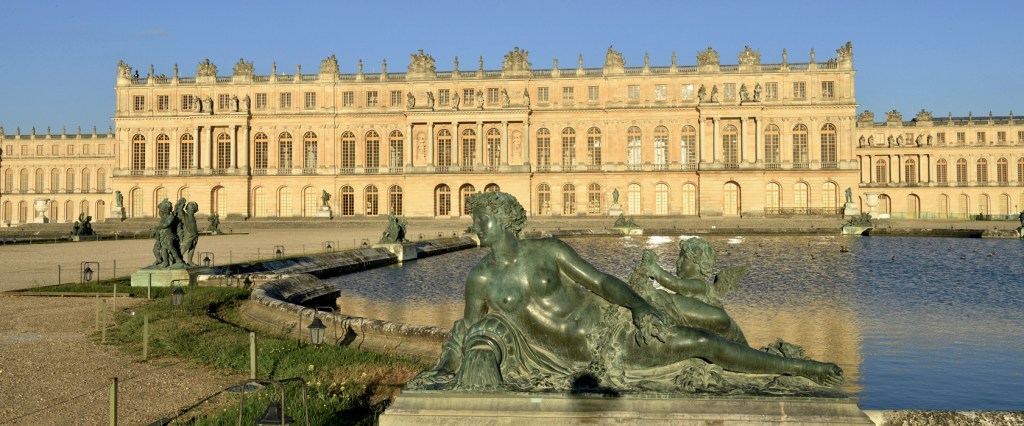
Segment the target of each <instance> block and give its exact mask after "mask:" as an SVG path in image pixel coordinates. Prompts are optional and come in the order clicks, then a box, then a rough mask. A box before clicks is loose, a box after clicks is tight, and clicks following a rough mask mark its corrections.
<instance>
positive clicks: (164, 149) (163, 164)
mask: <svg viewBox="0 0 1024 426" xmlns="http://www.w3.org/2000/svg"><path fill="white" fill-rule="evenodd" d="M170 167H171V138H168V137H167V135H165V134H163V133H161V134H160V136H157V137H156V169H157V170H163V171H166V170H167V169H168V168H170Z"/></svg>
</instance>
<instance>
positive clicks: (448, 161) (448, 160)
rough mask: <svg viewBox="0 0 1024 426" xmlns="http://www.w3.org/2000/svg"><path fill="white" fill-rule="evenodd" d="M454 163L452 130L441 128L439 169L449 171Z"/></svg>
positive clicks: (438, 157)
mask: <svg viewBox="0 0 1024 426" xmlns="http://www.w3.org/2000/svg"><path fill="white" fill-rule="evenodd" d="M451 165H452V132H449V131H448V129H441V130H440V131H438V132H437V171H439V172H447V171H448V168H449V167H451Z"/></svg>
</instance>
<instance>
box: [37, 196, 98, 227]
mask: <svg viewBox="0 0 1024 426" xmlns="http://www.w3.org/2000/svg"><path fill="white" fill-rule="evenodd" d="M106 207H107V203H105V202H104V201H103V200H96V218H95V219H96V221H97V222H102V221H104V220H105V219H106V214H107V209H106ZM50 212H52V213H53V220H54V222H56V221H57V206H55V205H53V204H51V205H50Z"/></svg>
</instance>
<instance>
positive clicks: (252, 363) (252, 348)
mask: <svg viewBox="0 0 1024 426" xmlns="http://www.w3.org/2000/svg"><path fill="white" fill-rule="evenodd" d="M249 380H256V332H254V331H250V332H249Z"/></svg>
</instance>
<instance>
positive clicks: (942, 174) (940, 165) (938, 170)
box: [935, 158, 949, 184]
mask: <svg viewBox="0 0 1024 426" xmlns="http://www.w3.org/2000/svg"><path fill="white" fill-rule="evenodd" d="M935 181H936V182H938V183H940V184H944V183H946V182H949V174H948V173H947V171H946V160H944V159H941V158H940V159H939V160H938V161H936V162H935Z"/></svg>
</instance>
